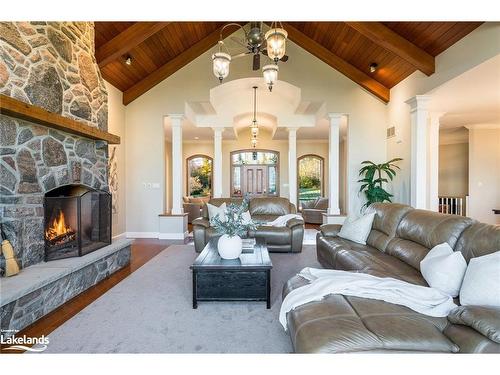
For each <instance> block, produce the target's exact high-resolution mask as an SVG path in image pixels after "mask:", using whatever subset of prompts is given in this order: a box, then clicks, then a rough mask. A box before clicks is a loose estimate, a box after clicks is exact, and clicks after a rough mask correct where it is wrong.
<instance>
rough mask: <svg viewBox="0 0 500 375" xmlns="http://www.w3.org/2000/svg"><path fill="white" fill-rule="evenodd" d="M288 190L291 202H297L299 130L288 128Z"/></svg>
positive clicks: (296, 203)
mask: <svg viewBox="0 0 500 375" xmlns="http://www.w3.org/2000/svg"><path fill="white" fill-rule="evenodd" d="M288 190H289V197H290V202H291V203H293V204H295V205H296V206H297V207H298V202H297V128H288Z"/></svg>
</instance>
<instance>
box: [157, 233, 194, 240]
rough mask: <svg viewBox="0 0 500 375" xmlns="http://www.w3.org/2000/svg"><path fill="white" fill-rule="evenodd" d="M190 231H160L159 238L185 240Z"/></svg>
mask: <svg viewBox="0 0 500 375" xmlns="http://www.w3.org/2000/svg"><path fill="white" fill-rule="evenodd" d="M188 235H189V233H188V232H187V231H186V232H184V233H159V234H158V238H159V239H160V240H183V239H185V238H186V237H187V236H188Z"/></svg>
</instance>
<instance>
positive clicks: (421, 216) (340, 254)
mask: <svg viewBox="0 0 500 375" xmlns="http://www.w3.org/2000/svg"><path fill="white" fill-rule="evenodd" d="M369 210H370V211H374V212H376V216H375V220H374V223H373V227H372V230H371V233H370V235H369V237H368V240H367V245H359V244H356V243H354V242H351V241H348V240H345V239H342V238H340V237H338V236H337V234H338V232H339V230H340V228H341V226H340V225H323V226H321V231H320V232H319V233H318V235H317V257H318V260H319V262H320V263H321V264H322V265H323V266H324V267H326V268H333V269H340V270H348V271H352V272H364V273H368V274H372V275H376V276H380V277H393V278H396V279H400V280H404V281H407V282H410V283H413V284H418V285H424V286H427V283H426V282H425V280H424V278H423V277H422V275H421V273H420V270H419V267H420V261H421V260H422V259H423V258H424V257H425V255H426V254H427V252H428V251H429V250H430V249H431V248H432V247H433V246H435V245H437V244H439V243H443V242H448V244H450V246H451V247H452V248H453V249H454V250H455V251H460V252H462V254H463V255H464V258H465V259H466V261H467V262H468V261H469V260H470V259H471V258H473V257H477V256H481V255H486V254H488V253H491V252H495V251H498V250H499V249H500V226H493V225H488V224H482V223H478V222H475V221H474V220H472V219H470V218H465V217H461V216H454V215H444V214H439V213H435V212H431V211H425V210H416V209H413V208H411V207H409V206H405V205H401V204H381V203H377V204H373V205H372V206H370V208H369ZM306 283H307V281H306V280H305V279H302V278H300V277H298V276H295V277H293V278H292V279H290V280H289V281H288V282H287V283H286V284H285V286H284V290H283V298H284V297H285V296H286V295H287V294H288V293H289V292H290V291H291V290H293V289H295V288H298V287H300V286H302V285H305V284H306ZM455 302H456V303H457V304H459V303H460V301H459V300H458V299H457V300H456V301H455ZM287 323H288V331H289V334H290V337H291V340H292V344H293V347H294V350H295V351H296V352H300V353H347V352H390V353H395V352H446V353H457V352H460V353H491V352H494V353H499V352H500V308H494V307H485V306H458V307H457V308H455V309H454V310H452V311H451V313H450V314H449V316H448V317H442V318H435V317H430V316H426V315H422V314H419V313H417V312H414V311H412V310H410V309H409V308H406V307H404V306H400V305H395V304H391V303H387V302H384V301H379V300H372V299H365V298H359V297H349V296H342V295H330V296H327V297H325V298H324V299H323V300H322V301H319V302H310V303H307V304H305V305H302V306H299V307H297V308H296V309H295V310H293V311H291V312H289V313H288V314H287Z"/></svg>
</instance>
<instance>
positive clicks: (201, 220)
mask: <svg viewBox="0 0 500 375" xmlns="http://www.w3.org/2000/svg"><path fill="white" fill-rule="evenodd" d="M195 225H199V226H202V227H205V228H210V221H209V220H208V219H207V218H204V217H198V218H196V219H194V220H193V226H195Z"/></svg>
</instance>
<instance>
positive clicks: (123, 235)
mask: <svg viewBox="0 0 500 375" xmlns="http://www.w3.org/2000/svg"><path fill="white" fill-rule="evenodd" d="M122 238H127V232H123V233H120V234H117V235H116V236H113V237H112V239H113V240H119V239H122Z"/></svg>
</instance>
